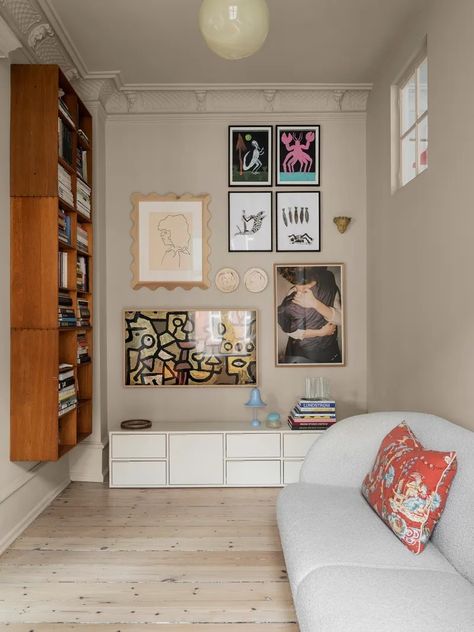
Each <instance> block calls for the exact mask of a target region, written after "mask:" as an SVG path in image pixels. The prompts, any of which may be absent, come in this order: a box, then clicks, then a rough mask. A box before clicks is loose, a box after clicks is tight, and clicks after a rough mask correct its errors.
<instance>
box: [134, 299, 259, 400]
mask: <svg viewBox="0 0 474 632" xmlns="http://www.w3.org/2000/svg"><path fill="white" fill-rule="evenodd" d="M123 317H124V383H125V386H138V387H161V388H162V387H165V386H173V387H175V386H180V387H190V386H201V387H204V386H254V385H256V384H257V312H256V310H253V309H219V308H216V309H182V308H179V309H149V308H145V309H127V310H125V311H124V314H123Z"/></svg>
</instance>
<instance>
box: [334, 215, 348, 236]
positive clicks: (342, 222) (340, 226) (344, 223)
mask: <svg viewBox="0 0 474 632" xmlns="http://www.w3.org/2000/svg"><path fill="white" fill-rule="evenodd" d="M351 219H352V217H345V216H343V215H341V216H339V217H335V218H334V223H335V224H336V226H337V230H338V231H339V232H340V233H345V232H346V230H347V227H348V226H349V224H350V223H351Z"/></svg>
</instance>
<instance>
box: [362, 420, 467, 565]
mask: <svg viewBox="0 0 474 632" xmlns="http://www.w3.org/2000/svg"><path fill="white" fill-rule="evenodd" d="M456 469H457V462H456V453H455V452H436V451H434V450H425V449H424V448H423V446H422V445H421V443H420V442H419V441H418V439H417V438H416V437H415V435H414V434H413V432H412V431H411V429H410V428H409V427H408V426H407V425H406V423H405V422H403V423H401V424H400V425H399V426H397V427H396V428H394V429H393V430H391V431H390V432H389V433H388V435H387V436H386V437H385V438H384V440H383V441H382V443H381V444H380V448H379V451H378V453H377V458H376V459H375V463H374V465H373V467H372V470H371V471H370V472H369V473H368V474H367V476H366V477H365V479H364V481H363V483H362V494H363V496H364V497H365V498H366V500H367V502H368V503H369V505H370V506H371V507H372V509H374V510H375V511H376V512H377V513H378V515H379V516H380V517H381V518H382V520H383V521H384V522H385V523H386V524H387V525H388V526H389V527H390V529H391V530H392V531H393V532H394V533H395V535H396V536H397V537H399V538H400V540H401V541H402V542H403V544H404V545H405V546H406V547H407V548H409V549H410V551H412V552H413V553H421V552H422V551H423V549H424V548H425V546H426V544H427V542H428V540H429V539H430V537H431V534H432V533H433V529H434V528H435V526H436V523H437V522H438V520H439V519H440V517H441V514H442V513H443V510H444V507H445V505H446V499H447V497H448V492H449V488H450V486H451V483H452V480H453V478H454V476H455V474H456Z"/></svg>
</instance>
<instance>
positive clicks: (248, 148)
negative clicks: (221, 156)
mask: <svg viewBox="0 0 474 632" xmlns="http://www.w3.org/2000/svg"><path fill="white" fill-rule="evenodd" d="M272 131H273V128H272V126H271V125H267V126H264V127H255V126H248V127H234V126H230V127H229V186H231V187H239V186H240V187H251V186H260V187H262V186H271V184H272V160H273V158H272Z"/></svg>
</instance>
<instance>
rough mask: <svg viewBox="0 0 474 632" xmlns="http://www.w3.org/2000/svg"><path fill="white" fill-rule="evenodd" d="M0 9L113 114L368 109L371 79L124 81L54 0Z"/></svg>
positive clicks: (40, 56) (40, 59) (11, 2)
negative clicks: (77, 41) (77, 34)
mask: <svg viewBox="0 0 474 632" xmlns="http://www.w3.org/2000/svg"><path fill="white" fill-rule="evenodd" d="M0 15H1V16H3V17H4V19H5V21H6V23H7V24H8V26H9V27H10V28H11V29H12V30H13V32H14V33H15V34H16V35H17V37H18V39H19V40H20V42H21V44H22V45H23V47H24V49H25V53H26V54H27V56H28V57H29V59H30V60H31V61H32V62H36V63H43V64H58V65H59V66H61V68H62V69H63V71H64V72H65V74H66V76H67V77H68V78H69V79H70V80H71V81H72V82H73V83H74V87H75V88H76V89H77V91H78V93H79V94H80V96H81V98H82V99H83V100H84V101H86V102H91V101H99V102H100V103H101V104H102V106H103V107H104V109H105V110H106V112H108V113H110V114H127V113H130V114H194V113H201V114H212V113H215V114H222V113H237V114H238V113H242V114H259V113H262V114H263V113H276V114H278V113H289V114H291V113H295V114H296V113H315V114H316V113H318V112H341V113H347V112H365V110H366V107H367V98H368V95H369V92H370V89H371V84H343V85H340V84H337V85H336V84H274V85H271V84H262V85H255V84H210V85H204V84H181V85H174V84H125V83H124V82H123V80H122V77H121V74H120V72H119V71H110V72H91V71H89V70H88V68H87V67H86V64H85V62H84V60H83V59H82V57H81V55H80V53H79V51H78V50H77V48H76V47H75V45H74V42H73V41H72V39H71V37H70V36H69V33H68V32H67V29H66V28H65V26H64V24H63V23H62V22H61V20H60V18H59V16H58V15H57V13H56V11H55V10H54V7H53V5H52V4H51V2H50V0H0Z"/></svg>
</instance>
